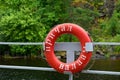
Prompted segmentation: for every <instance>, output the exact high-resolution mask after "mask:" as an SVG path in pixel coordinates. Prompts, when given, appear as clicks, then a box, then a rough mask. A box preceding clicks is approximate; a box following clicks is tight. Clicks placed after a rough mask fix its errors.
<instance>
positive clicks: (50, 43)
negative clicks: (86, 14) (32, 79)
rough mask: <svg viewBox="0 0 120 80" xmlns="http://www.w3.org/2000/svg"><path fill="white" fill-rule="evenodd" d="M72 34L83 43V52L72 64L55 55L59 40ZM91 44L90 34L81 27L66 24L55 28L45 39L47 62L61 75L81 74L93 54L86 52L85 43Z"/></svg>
mask: <svg viewBox="0 0 120 80" xmlns="http://www.w3.org/2000/svg"><path fill="white" fill-rule="evenodd" d="M64 33H70V34H73V35H75V36H76V37H77V38H78V40H79V41H80V43H81V50H82V51H81V52H80V55H79V57H78V59H77V60H75V61H74V62H71V63H64V62H61V61H60V60H59V59H58V58H57V57H56V56H55V54H54V45H55V41H56V40H57V38H58V37H59V36H60V35H62V34H64ZM86 42H91V39H90V37H89V36H88V33H87V32H86V31H85V30H84V29H83V28H81V27H80V26H78V25H76V24H72V23H64V24H60V25H57V26H55V27H54V28H53V29H52V30H51V31H50V32H49V33H48V35H47V37H46V39H45V53H44V54H45V57H46V60H47V62H48V63H49V64H50V66H51V67H53V68H54V69H55V70H57V71H58V72H60V73H65V72H70V73H76V72H80V71H81V70H82V69H83V68H84V67H85V66H86V65H87V63H88V62H89V60H90V58H91V55H92V52H86V51H85V43H86Z"/></svg>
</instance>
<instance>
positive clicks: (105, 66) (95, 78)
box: [0, 59, 120, 80]
mask: <svg viewBox="0 0 120 80" xmlns="http://www.w3.org/2000/svg"><path fill="white" fill-rule="evenodd" d="M93 62H94V64H93ZM0 64H2V65H19V66H37V67H38V66H40V67H49V66H48V64H47V62H46V61H45V60H43V59H1V60H0ZM91 64H93V66H92V67H91V69H92V70H108V71H109V70H110V71H120V60H110V59H102V60H95V61H91V62H90V65H91ZM88 67H89V66H88ZM88 67H87V68H88ZM68 77H69V76H68V75H65V74H60V73H57V72H48V71H46V72H45V71H33V70H14V69H0V80H68ZM74 80H120V76H111V75H97V74H83V73H76V74H74Z"/></svg>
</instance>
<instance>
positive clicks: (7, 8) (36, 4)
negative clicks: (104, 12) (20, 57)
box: [0, 0, 66, 54]
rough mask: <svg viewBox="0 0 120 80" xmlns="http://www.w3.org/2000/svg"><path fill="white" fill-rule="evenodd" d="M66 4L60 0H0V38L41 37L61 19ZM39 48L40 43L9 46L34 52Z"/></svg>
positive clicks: (32, 39) (16, 50) (38, 39)
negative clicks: (37, 44) (36, 44)
mask: <svg viewBox="0 0 120 80" xmlns="http://www.w3.org/2000/svg"><path fill="white" fill-rule="evenodd" d="M65 6H66V5H64V2H63V1H62V0H61V1H52V0H47V1H43V0H0V9H1V10H0V39H1V41H5V42H6V41H9V42H11V41H12V42H42V41H44V38H45V36H46V34H47V32H48V31H49V30H50V28H51V27H53V25H55V24H56V23H57V24H58V23H62V22H63V21H64V20H63V18H64V17H65V16H66V14H65V12H66V10H65ZM64 19H65V18H64ZM60 20H61V21H60ZM39 49H40V46H10V51H11V53H13V54H14V53H15V54H16V53H20V54H27V53H28V54H35V53H36V52H37V51H38V50H39Z"/></svg>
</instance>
